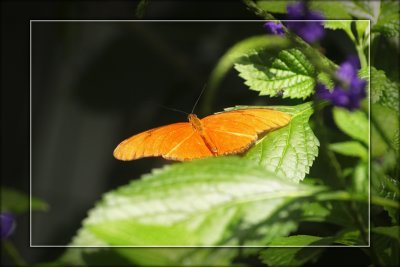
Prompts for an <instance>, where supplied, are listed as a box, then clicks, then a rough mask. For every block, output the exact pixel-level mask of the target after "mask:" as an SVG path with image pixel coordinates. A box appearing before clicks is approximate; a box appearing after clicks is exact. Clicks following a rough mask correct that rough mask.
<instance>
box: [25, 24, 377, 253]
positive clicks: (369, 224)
mask: <svg viewBox="0 0 400 267" xmlns="http://www.w3.org/2000/svg"><path fill="white" fill-rule="evenodd" d="M266 21H269V20H262V19H258V20H30V21H29V110H30V113H29V247H31V248H269V247H275V248H304V247H311V248H330V247H334V248H340V247H342V248H369V247H371V90H370V89H369V90H368V141H369V146H368V185H369V187H368V245H357V246H345V245H336V246H322V245H321V246H315V245H314V246H257V245H250V246H207V245H199V246H165V245H164V246H156V245H153V246H150V245H147V246H118V245H116V246H102V245H94V246H89V245H87V246H74V245H33V244H32V23H33V22H266ZM280 21H287V20H280ZM291 21H301V22H304V21H305V20H291ZM307 21H320V20H307ZM324 21H368V28H369V35H368V42H369V46H368V75H369V80H368V88H371V87H370V85H371V84H370V83H371V66H370V61H371V21H370V20H365V19H364V20H344V19H343V20H342V19H340V20H332V19H329V20H324Z"/></svg>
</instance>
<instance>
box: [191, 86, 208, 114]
mask: <svg viewBox="0 0 400 267" xmlns="http://www.w3.org/2000/svg"><path fill="white" fill-rule="evenodd" d="M206 87H207V84H205V85H204V86H203V89H202V90H201V92H200V95H199V96H198V97H197V100H196V103H194V106H193V108H192V112H191V113H192V114H193V111H194V109H195V108H196V106H197V103H199V100H200V98H201V95H202V94H203V93H204V90H205V89H206Z"/></svg>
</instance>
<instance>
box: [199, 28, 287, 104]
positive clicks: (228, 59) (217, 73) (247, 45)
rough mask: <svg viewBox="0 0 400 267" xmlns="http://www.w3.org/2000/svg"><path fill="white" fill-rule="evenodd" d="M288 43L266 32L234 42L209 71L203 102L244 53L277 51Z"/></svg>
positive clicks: (206, 101)
mask: <svg viewBox="0 0 400 267" xmlns="http://www.w3.org/2000/svg"><path fill="white" fill-rule="evenodd" d="M289 44H290V43H289V42H288V40H287V39H286V38H282V37H280V36H271V35H266V34H263V35H257V36H252V37H249V38H247V39H244V40H242V41H240V42H238V43H236V44H235V45H234V46H232V47H231V48H229V50H228V51H227V52H226V53H225V54H224V55H223V56H222V57H221V58H220V59H219V61H218V63H217V64H216V65H215V67H214V69H213V71H212V72H211V75H210V78H209V81H208V87H209V89H208V90H207V92H206V95H205V101H204V102H205V103H208V102H209V100H208V98H211V97H212V94H213V93H214V91H215V90H216V88H217V87H218V85H219V84H220V83H221V81H222V79H223V78H224V77H225V75H226V74H227V72H228V71H229V70H230V69H231V68H232V67H233V64H234V63H235V62H236V61H237V60H238V59H239V58H241V57H242V56H244V55H246V54H251V53H254V52H256V51H260V50H264V51H265V50H268V51H270V50H271V51H279V50H281V49H283V48H286V47H288V46H289Z"/></svg>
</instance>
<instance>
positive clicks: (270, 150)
mask: <svg viewBox="0 0 400 267" xmlns="http://www.w3.org/2000/svg"><path fill="white" fill-rule="evenodd" d="M270 108H274V109H277V110H280V111H283V112H287V113H289V114H291V115H292V119H291V121H290V123H289V124H288V125H287V126H285V127H283V128H281V129H279V130H277V131H274V132H271V133H269V134H267V135H266V136H265V137H264V138H262V139H261V140H259V141H258V142H257V144H256V145H255V146H254V147H253V148H251V149H250V150H249V151H248V152H247V154H246V157H247V158H249V159H251V160H252V161H254V162H257V163H258V164H259V165H262V166H264V167H265V168H266V169H267V170H270V171H273V172H275V173H276V174H277V175H279V176H282V177H283V178H286V179H289V180H292V181H296V182H298V181H300V180H302V179H304V176H305V175H306V174H307V173H308V172H309V170H310V167H311V165H312V163H313V161H314V159H315V157H316V156H317V155H318V146H319V141H318V139H317V138H316V137H315V135H314V133H313V131H312V130H311V128H310V126H309V125H308V120H309V118H310V116H311V114H312V113H313V107H312V103H311V102H308V103H305V104H301V105H298V106H293V107H270Z"/></svg>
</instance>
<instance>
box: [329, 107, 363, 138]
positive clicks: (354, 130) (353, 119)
mask: <svg viewBox="0 0 400 267" xmlns="http://www.w3.org/2000/svg"><path fill="white" fill-rule="evenodd" d="M333 118H334V120H335V123H336V125H337V126H338V127H339V129H340V130H342V131H343V132H344V133H346V134H347V135H349V136H350V137H352V138H354V139H356V140H359V141H361V142H363V143H364V144H366V145H368V144H369V134H368V133H369V130H368V128H369V127H368V125H369V123H368V118H367V115H365V113H363V112H362V111H360V110H356V111H348V110H346V109H344V108H338V107H335V108H333Z"/></svg>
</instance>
